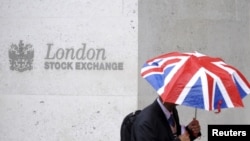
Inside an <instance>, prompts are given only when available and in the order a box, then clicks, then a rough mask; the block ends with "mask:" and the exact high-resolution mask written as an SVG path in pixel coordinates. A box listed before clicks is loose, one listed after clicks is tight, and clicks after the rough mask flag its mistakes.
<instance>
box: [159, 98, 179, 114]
mask: <svg viewBox="0 0 250 141" xmlns="http://www.w3.org/2000/svg"><path fill="white" fill-rule="evenodd" d="M159 98H160V101H161V102H162V103H163V105H164V106H165V107H166V108H167V109H168V111H170V112H171V111H172V110H173V108H175V107H176V105H177V104H175V103H170V102H164V101H163V100H162V98H161V97H159Z"/></svg>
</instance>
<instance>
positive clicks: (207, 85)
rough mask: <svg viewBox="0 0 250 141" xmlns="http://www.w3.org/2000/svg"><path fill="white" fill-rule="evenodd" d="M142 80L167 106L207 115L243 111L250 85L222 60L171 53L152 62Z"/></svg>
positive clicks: (148, 64)
mask: <svg viewBox="0 0 250 141" xmlns="http://www.w3.org/2000/svg"><path fill="white" fill-rule="evenodd" d="M141 76H142V77H143V78H145V79H146V80H147V81H148V82H149V84H151V86H152V87H153V88H154V89H155V90H156V91H157V93H158V94H159V95H160V97H161V98H162V99H163V101H165V102H170V103H175V104H178V105H186V106H191V107H195V108H199V109H204V110H208V111H212V110H216V109H218V110H220V109H221V108H234V107H244V105H243V102H242V99H243V98H244V97H245V96H247V95H249V93H250V84H249V82H248V81H247V79H246V78H245V77H244V76H243V74H242V73H241V72H240V71H239V70H238V69H236V68H235V67H233V66H231V65H229V64H226V63H225V62H224V61H223V60H222V59H220V58H216V57H210V56H207V55H204V54H201V53H198V52H194V53H180V52H170V53H167V54H162V55H160V56H157V57H155V58H152V59H149V60H148V61H147V62H146V63H145V64H144V65H143V67H142V69H141Z"/></svg>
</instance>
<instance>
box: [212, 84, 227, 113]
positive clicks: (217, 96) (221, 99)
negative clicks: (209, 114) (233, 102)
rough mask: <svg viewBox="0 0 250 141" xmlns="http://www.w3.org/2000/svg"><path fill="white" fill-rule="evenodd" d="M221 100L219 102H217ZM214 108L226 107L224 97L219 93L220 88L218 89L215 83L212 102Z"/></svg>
mask: <svg viewBox="0 0 250 141" xmlns="http://www.w3.org/2000/svg"><path fill="white" fill-rule="evenodd" d="M220 102H221V104H219V103H220ZM213 107H214V109H218V108H228V106H227V104H226V102H225V99H224V97H223V95H222V93H221V90H220V89H219V87H218V85H217V84H216V85H215V92H214V103H213Z"/></svg>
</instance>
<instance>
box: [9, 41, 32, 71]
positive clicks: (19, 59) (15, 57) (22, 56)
mask: <svg viewBox="0 0 250 141" xmlns="http://www.w3.org/2000/svg"><path fill="white" fill-rule="evenodd" d="M33 58H34V50H33V48H32V45H31V44H26V45H24V43H23V41H22V40H21V41H20V42H19V44H18V45H15V44H12V45H11V46H10V49H9V61H10V69H11V70H15V71H19V72H23V71H26V70H32V69H33V66H32V64H33Z"/></svg>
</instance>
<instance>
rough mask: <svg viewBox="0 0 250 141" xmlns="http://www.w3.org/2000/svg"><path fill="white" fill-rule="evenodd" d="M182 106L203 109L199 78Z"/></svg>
mask: <svg viewBox="0 0 250 141" xmlns="http://www.w3.org/2000/svg"><path fill="white" fill-rule="evenodd" d="M182 105H186V106H191V107H196V108H200V109H204V107H205V106H204V99H203V94H202V84H201V79H200V78H199V79H198V80H197V81H196V83H195V84H194V86H192V88H191V90H190V91H189V93H188V94H187V96H186V98H185V99H184V101H183V103H182Z"/></svg>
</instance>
